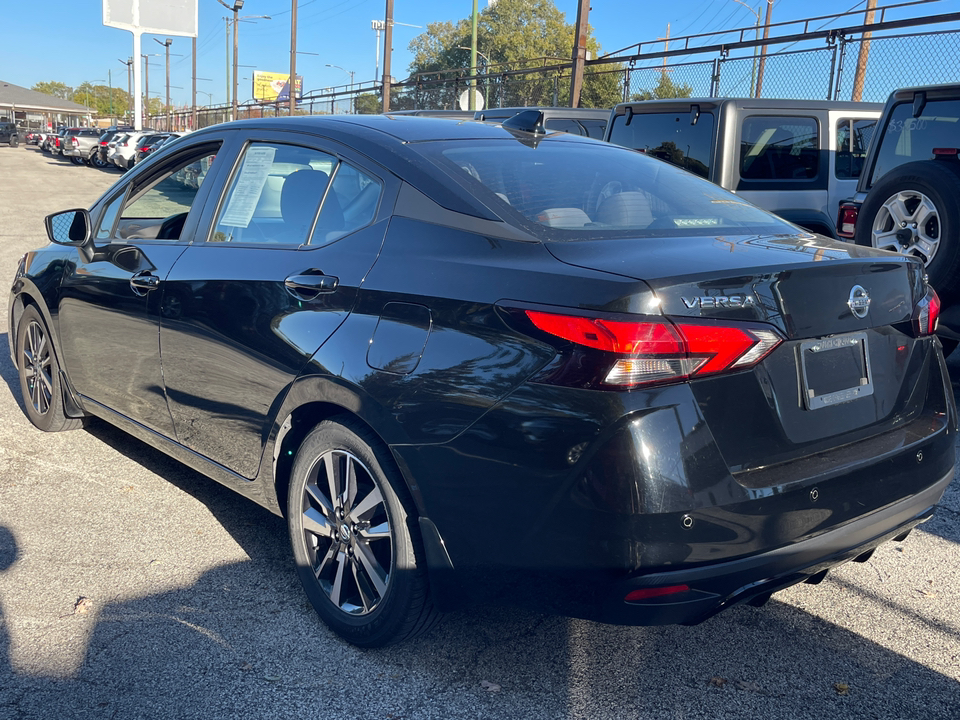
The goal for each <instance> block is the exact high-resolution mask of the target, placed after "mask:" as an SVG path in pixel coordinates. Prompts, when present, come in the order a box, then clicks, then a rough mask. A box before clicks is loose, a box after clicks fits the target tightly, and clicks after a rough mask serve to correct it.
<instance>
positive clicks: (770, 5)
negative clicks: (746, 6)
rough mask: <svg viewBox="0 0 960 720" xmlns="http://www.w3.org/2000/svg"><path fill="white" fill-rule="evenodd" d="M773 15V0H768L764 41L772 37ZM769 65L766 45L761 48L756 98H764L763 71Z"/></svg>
mask: <svg viewBox="0 0 960 720" xmlns="http://www.w3.org/2000/svg"><path fill="white" fill-rule="evenodd" d="M772 15H773V0H767V19H766V22H765V23H764V25H763V39H764V40H766V39H767V38H768V37H770V18H771V16H772ZM766 64H767V46H766V44H764V46H763V47H762V48H760V67H759V69H758V70H757V94H756V97H763V69H764V66H765V65H766Z"/></svg>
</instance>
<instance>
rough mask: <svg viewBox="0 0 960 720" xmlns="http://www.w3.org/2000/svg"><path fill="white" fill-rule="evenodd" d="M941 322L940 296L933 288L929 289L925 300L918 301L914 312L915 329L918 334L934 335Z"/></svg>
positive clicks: (924, 297)
mask: <svg viewBox="0 0 960 720" xmlns="http://www.w3.org/2000/svg"><path fill="white" fill-rule="evenodd" d="M939 322H940V296H939V295H937V291H936V290H934V289H933V288H929V289H927V294H926V295H924V296H923V300H921V301H920V302H919V303H917V307H916V308H915V310H914V313H913V329H914V330H915V331H916V333H917V335H921V336H922V335H933V334H934V333H935V332H937V325H938V324H939Z"/></svg>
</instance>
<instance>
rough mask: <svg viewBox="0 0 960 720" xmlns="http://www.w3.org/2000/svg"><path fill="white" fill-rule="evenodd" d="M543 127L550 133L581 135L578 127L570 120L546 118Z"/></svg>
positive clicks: (575, 122) (574, 121)
mask: <svg viewBox="0 0 960 720" xmlns="http://www.w3.org/2000/svg"><path fill="white" fill-rule="evenodd" d="M543 126H544V128H546V129H547V130H550V131H552V132H565V133H572V134H574V135H583V133H582V132H581V130H580V126H579V125H578V124H577V121H576V120H571V119H570V118H548V119H547V120H546V122H544V123H543Z"/></svg>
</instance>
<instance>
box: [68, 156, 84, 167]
mask: <svg viewBox="0 0 960 720" xmlns="http://www.w3.org/2000/svg"><path fill="white" fill-rule="evenodd" d="M70 162H72V163H73V164H74V165H83V158H80V157H77V156H76V155H71V156H70Z"/></svg>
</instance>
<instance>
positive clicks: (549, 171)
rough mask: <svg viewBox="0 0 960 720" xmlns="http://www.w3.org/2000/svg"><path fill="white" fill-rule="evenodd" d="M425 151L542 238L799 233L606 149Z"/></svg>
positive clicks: (450, 145)
mask: <svg viewBox="0 0 960 720" xmlns="http://www.w3.org/2000/svg"><path fill="white" fill-rule="evenodd" d="M420 150H421V151H422V152H424V153H425V154H427V155H428V156H429V157H431V159H432V160H433V161H434V162H436V163H437V164H438V165H440V166H441V167H443V168H445V169H446V170H447V171H448V172H449V173H451V174H452V175H454V176H455V177H456V178H457V179H458V180H459V181H460V182H461V183H462V184H464V185H465V186H466V188H467V190H468V191H470V192H471V193H473V194H474V195H476V196H477V197H479V198H480V199H481V200H483V201H484V202H485V203H486V204H487V205H488V206H490V207H491V208H493V209H494V210H497V211H499V212H498V214H500V215H501V216H502V217H503V218H504V219H505V220H507V221H508V222H511V221H515V222H516V223H517V224H519V225H521V226H523V227H524V228H526V229H528V230H530V231H532V232H533V233H534V234H535V235H537V236H538V237H541V238H543V239H545V240H561V241H564V240H577V239H581V238H601V237H623V236H625V235H633V236H636V237H648V236H649V237H653V236H657V237H662V236H670V235H675V236H691V235H715V234H718V233H723V234H730V233H731V232H732V233H736V234H779V233H796V232H797V230H796V228H794V227H792V226H790V225H788V224H786V223H785V222H783V221H782V220H780V219H779V218H776V217H774V216H773V215H770V214H769V213H767V212H765V211H763V210H760V209H759V208H757V207H754V206H753V205H751V204H749V203H747V202H746V201H744V200H742V199H741V198H739V197H737V196H736V195H733V194H732V193H728V192H727V191H725V190H722V189H721V188H720V187H718V186H716V185H714V184H713V183H710V182H707V181H706V180H701V179H700V178H698V177H695V176H693V175H691V174H690V173H687V172H684V171H682V170H680V169H679V168H676V167H674V166H672V165H669V164H667V163H665V162H662V161H660V160H656V159H654V158H650V157H647V156H645V155H643V154H640V153H636V152H632V151H630V150H625V149H623V148H620V147H616V146H613V145H609V144H607V143H592V142H589V141H563V140H553V139H550V138H548V139H546V140H542V141H539V142H537V141H533V140H530V141H529V142H518V141H516V140H502V141H500V140H494V141H484V142H477V141H475V140H474V141H471V142H469V143H461V142H437V143H426V144H424V145H423V146H421V147H420Z"/></svg>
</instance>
